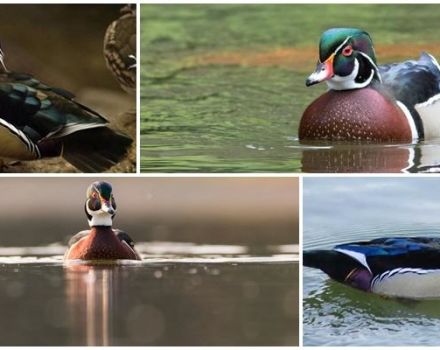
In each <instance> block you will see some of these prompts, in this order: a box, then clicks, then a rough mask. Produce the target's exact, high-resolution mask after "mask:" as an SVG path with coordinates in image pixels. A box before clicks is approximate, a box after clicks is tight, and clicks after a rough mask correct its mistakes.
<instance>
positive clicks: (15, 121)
mask: <svg viewBox="0 0 440 350" xmlns="http://www.w3.org/2000/svg"><path fill="white" fill-rule="evenodd" d="M74 98H75V96H74V95H73V94H72V93H70V92H68V91H66V90H63V89H60V88H55V87H50V86H48V85H46V84H44V83H42V82H40V81H39V80H37V79H35V78H34V77H32V76H31V75H29V74H23V73H15V72H10V71H9V70H8V69H7V68H6V66H5V64H4V54H3V51H1V49H0V160H2V162H1V163H2V164H3V161H4V160H6V161H24V160H37V159H42V158H50V157H60V156H61V157H63V158H64V159H65V160H67V161H68V162H69V163H71V164H72V165H73V166H75V167H76V168H77V169H78V170H80V171H82V172H103V171H105V170H108V169H110V168H111V167H112V166H114V165H115V164H117V163H119V162H120V161H121V160H122V159H123V158H124V157H125V156H126V154H127V152H128V150H129V147H130V145H131V144H132V139H131V138H130V137H128V136H126V135H124V134H122V133H119V132H117V131H114V130H112V129H111V128H110V127H109V123H108V121H107V120H106V119H105V118H104V117H103V116H101V115H100V114H98V113H97V112H95V111H94V110H92V109H90V108H89V107H86V106H84V105H82V104H80V103H78V102H76V101H75V99H74Z"/></svg>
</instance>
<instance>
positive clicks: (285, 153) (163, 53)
mask: <svg viewBox="0 0 440 350" xmlns="http://www.w3.org/2000/svg"><path fill="white" fill-rule="evenodd" d="M439 13H440V6H438V5H420V4H418V5H416V6H415V5H402V4H399V5H345V4H344V5H331V4H318V5H303V4H291V5H151V4H145V5H143V6H142V7H141V15H142V16H141V36H142V40H141V50H142V58H141V65H140V69H141V170H142V171H143V172H433V171H437V167H438V164H440V159H439V158H440V157H439V156H438V155H439V154H440V152H439V151H440V143H439V140H435V141H430V142H429V143H420V144H417V145H406V144H385V145H369V144H351V143H346V144H334V143H333V144H325V143H324V144H300V143H299V141H298V133H297V130H298V125H299V120H300V118H301V115H302V113H303V111H304V109H305V108H306V107H307V105H308V104H309V103H310V102H311V101H313V100H314V99H315V98H316V97H317V96H319V95H320V94H322V93H323V92H324V91H325V90H326V87H325V86H324V84H321V85H319V86H314V87H311V88H306V87H305V84H304V82H305V79H306V77H307V76H308V75H309V74H310V73H311V72H312V71H313V70H314V66H315V64H316V61H317V59H318V48H317V45H318V41H319V37H320V35H321V33H322V31H323V30H325V29H328V28H330V27H334V26H341V25H344V26H354V27H361V28H364V29H365V30H367V31H368V32H369V33H370V34H371V35H372V37H373V40H374V43H375V46H376V49H377V56H378V61H379V63H387V62H395V61H399V60H405V59H408V58H416V57H417V56H418V55H419V54H420V52H421V51H423V50H426V51H429V52H430V53H432V54H433V55H435V56H437V57H440V42H439V39H438V33H437V31H436V30H434V28H437V23H438V16H439ZM421 23H423V25H421ZM402 28H405V30H402Z"/></svg>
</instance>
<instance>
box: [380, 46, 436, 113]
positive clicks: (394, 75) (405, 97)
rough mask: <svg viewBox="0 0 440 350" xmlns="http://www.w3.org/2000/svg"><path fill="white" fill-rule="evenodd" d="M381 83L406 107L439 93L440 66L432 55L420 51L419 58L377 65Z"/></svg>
mask: <svg viewBox="0 0 440 350" xmlns="http://www.w3.org/2000/svg"><path fill="white" fill-rule="evenodd" d="M379 73H380V76H381V78H382V83H383V85H384V86H385V87H386V88H387V90H388V91H390V92H391V93H392V95H393V96H394V97H395V98H396V100H398V101H401V102H402V103H404V104H405V105H406V106H407V107H408V108H409V107H410V106H414V105H416V104H417V103H423V102H425V101H427V100H428V99H430V98H431V97H433V96H435V95H437V94H438V93H440V68H439V65H438V63H437V61H436V59H435V58H434V57H432V56H431V55H429V54H427V53H426V52H422V54H421V55H420V58H419V59H418V60H417V61H416V60H408V61H405V62H401V63H392V64H386V65H381V66H379Z"/></svg>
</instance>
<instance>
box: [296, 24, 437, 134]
mask: <svg viewBox="0 0 440 350" xmlns="http://www.w3.org/2000/svg"><path fill="white" fill-rule="evenodd" d="M323 81H325V82H326V83H327V85H328V88H329V90H328V91H327V92H326V93H324V94H323V95H321V96H320V97H319V98H318V99H316V100H315V101H313V102H312V103H311V104H310V105H309V106H308V107H307V108H306V110H305V111H304V114H303V116H302V119H301V122H300V126H299V138H300V140H330V141H334V140H342V141H356V140H363V141H375V142H389V141H399V142H413V141H417V140H422V139H430V138H431V139H432V138H438V137H440V118H439V117H438V114H439V111H440V102H439V101H440V67H439V65H438V63H437V61H436V59H435V58H434V57H432V56H431V55H429V54H427V53H424V52H423V53H422V54H421V56H420V58H419V60H418V61H414V60H410V61H405V62H403V63H393V64H388V65H383V66H378V65H377V64H376V57H375V52H374V48H373V43H372V40H371V38H370V35H369V34H368V33H367V32H365V31H363V30H360V29H355V28H333V29H329V30H327V31H326V32H324V33H323V34H322V36H321V40H320V43H319V61H318V64H317V67H316V70H315V72H313V73H312V74H311V75H310V76H309V77H308V78H307V80H306V85H307V86H311V85H314V84H317V83H320V82H323Z"/></svg>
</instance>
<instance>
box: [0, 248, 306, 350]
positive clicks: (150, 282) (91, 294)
mask: <svg viewBox="0 0 440 350" xmlns="http://www.w3.org/2000/svg"><path fill="white" fill-rule="evenodd" d="M40 248H41V247H40ZM166 248H167V245H165V246H164V249H165V250H166ZM224 248H225V247H223V249H224ZM47 250H48V251H50V248H47ZM183 250H185V247H183ZM143 258H144V261H143V262H139V263H135V264H133V263H124V264H119V265H114V266H96V265H95V266H86V265H67V266H63V264H62V257H61V256H59V255H58V256H0V282H1V283H0V309H1V310H2V312H1V313H0V345H3V346H4V345H26V346H30V345H33V346H36V345H39V346H42V345H45V346H48V345H58V346H61V345H65V346H66V345H77V346H78V345H95V346H99V345H125V346H130V345H138V346H141V345H143V346H146V345H169V346H171V345H181V346H183V345H193V346H195V345H291V346H292V345H298V303H299V301H298V262H297V256H293V255H288V254H281V255H280V254H277V255H273V256H265V257H262V256H253V257H251V256H243V257H240V256H238V255H234V254H228V255H224V256H219V255H218V254H214V253H211V254H210V255H209V256H207V255H205V256H203V255H200V254H199V255H197V256H193V257H188V256H185V255H180V256H176V255H174V256H169V255H168V256H164V255H163V254H162V255H161V256H159V255H151V254H150V255H147V254H143Z"/></svg>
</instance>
